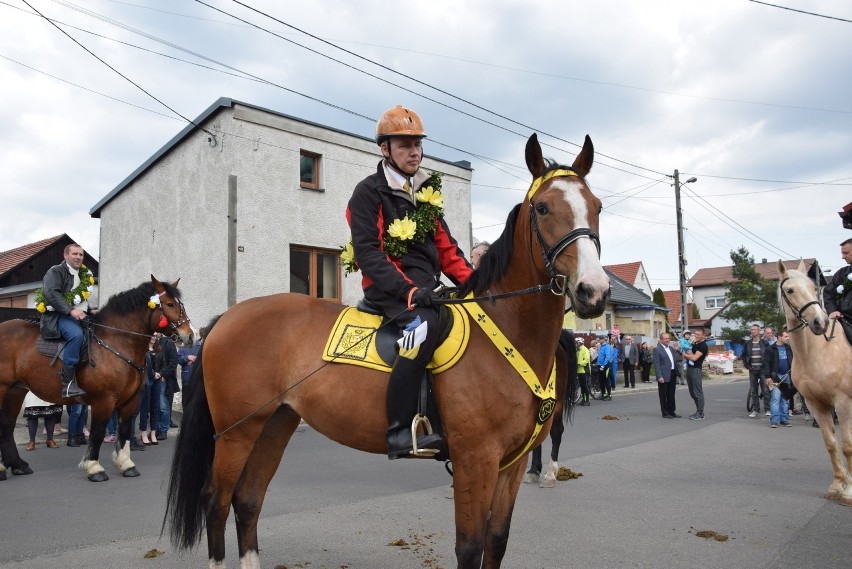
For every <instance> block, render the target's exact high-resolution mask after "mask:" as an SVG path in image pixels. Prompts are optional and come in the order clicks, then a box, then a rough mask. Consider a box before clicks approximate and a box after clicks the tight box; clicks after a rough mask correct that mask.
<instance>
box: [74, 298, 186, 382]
mask: <svg viewBox="0 0 852 569" xmlns="http://www.w3.org/2000/svg"><path fill="white" fill-rule="evenodd" d="M164 294H166V291H163V292H161V293H158V296H163V295H164ZM175 301H176V302H177V303H178V306H180V313H179V315H178V321H177V322H172V320H171V319H170V318H169V317H168V315H167V314H166V311H165V310H163V307H162V306H160V305H157V308H158V309H159V310H160V315H161V316H160V318H165V319H166V323H167V325H168V326H169V327H171V329H172V331H173V333H172V334H171V335H170V336H169V337H170V338H171V339H172V340H175V339H176V338H177V337H178V336H179V333H178V327H179V326H182V325H183V324H185V323H187V322H189V321H190V320H189V317H188V316H187V315H186V308H185V307H184V305H183V302H181V301H180V299H177V298H176V299H175ZM154 314H155V311H154V310H152V311H151V312H150V313H149V315H148V319H147V325H148V328H151V329H153V328H154V326H153V325H152V324H151V318H152V316H154ZM83 322H85V325H86V326H88V327H89V333H90V334H91V337H92V338H93V339H94V340H95V341H96V342H97V343H98V345H99V346H101V347H102V348H103V349H105V350H106V351H108V352H109V353H111V354H113V355H114V356H116V357H117V358H118V359H120V360H122V361H123V362H125V363H127V365H129V366H130V367H132V368H133V369H135V370H136V371H138V372H139V373H144V372H145V366H144V365H139V364H137V363H136V362H135V361H133V359H131V358H130V357H129V356H127V355H125V354H123V353H121V352H120V351H118V350H117V349H115V348H113V347H112V346H110V345H109V344H107V343H106V342H105V341H104V340H103V339H102V338H101V337H100V336H98V335H97V334H95V331H94V329H95V327H98V328H105V329H107V330H114V331H116V332H121V333H123V334H130V335H133V336H145V337H148V338H151V337H153V336H152V335H151V334H142V333H140V332H133V331H131V330H125V329H123V328H116V327H115V326H107V325H105V324H98V323H96V322H91V321H83ZM90 362H91V365H92V367H94V366H95V362H94V360H91V358H90Z"/></svg>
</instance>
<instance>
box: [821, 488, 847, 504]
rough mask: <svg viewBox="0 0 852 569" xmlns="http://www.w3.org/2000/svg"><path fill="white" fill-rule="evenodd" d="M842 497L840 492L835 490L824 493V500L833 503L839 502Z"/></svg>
mask: <svg viewBox="0 0 852 569" xmlns="http://www.w3.org/2000/svg"><path fill="white" fill-rule="evenodd" d="M842 496H843V494H841V493H840V490H835V489H833V488H831V489H829V491H828V492H826V493H825V499H826V500H833V501H835V502H839V501H840V498H841V497H842Z"/></svg>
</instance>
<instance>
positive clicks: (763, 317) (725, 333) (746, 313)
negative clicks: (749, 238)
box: [722, 246, 784, 342]
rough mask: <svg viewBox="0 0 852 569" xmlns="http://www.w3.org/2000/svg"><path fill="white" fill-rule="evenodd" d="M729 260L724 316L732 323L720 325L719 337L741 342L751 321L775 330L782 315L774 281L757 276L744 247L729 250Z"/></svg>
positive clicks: (782, 322)
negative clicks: (728, 279)
mask: <svg viewBox="0 0 852 569" xmlns="http://www.w3.org/2000/svg"><path fill="white" fill-rule="evenodd" d="M731 261H733V263H734V267H733V271H732V274H733V280H732V281H731V282H726V283H725V285H726V287H727V289H728V290H727V301H728V304H729V306H728V309H727V310H726V311H725V313H724V317H725V318H726V319H727V320H730V321H732V322H734V323H735V325H734V326H733V327H731V328H722V338H723V339H725V340H731V341H734V342H742V340H743V338H745V337H747V336H748V335H749V327H750V326H751V324H752V323H755V322H756V323H758V324H762V325H763V326H772V327H773V328H774V329H775V330H776V331H777V330H779V329H780V328H781V327H782V326H783V325H784V317H783V316H782V314H781V311H780V309H779V307H778V298H777V287H778V283H777V282H775V281H771V280H768V279H765V278H763V277H761V276H760V274H759V273H758V272H757V271H756V270H755V269H754V257H753V256H752V255H751V254H750V253H749V252H748V249H746V248H745V246H740V248H739V249H737V250H736V251H731Z"/></svg>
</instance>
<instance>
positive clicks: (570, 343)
mask: <svg viewBox="0 0 852 569" xmlns="http://www.w3.org/2000/svg"><path fill="white" fill-rule="evenodd" d="M559 347H560V348H562V351H563V352H565V358H566V359H567V363H568V369H567V373H568V379H567V381H566V385H567V389H566V391H565V397H564V399H563V403H562V422H563V423H567V422H570V421H571V420H572V419H573V418H574V393H575V392H576V391H577V387H578V386H579V383H578V382H577V346H576V345H575V344H574V333H573V332H571V331H570V330H565V329H563V330H562V333H561V334H559Z"/></svg>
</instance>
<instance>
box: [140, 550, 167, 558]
mask: <svg viewBox="0 0 852 569" xmlns="http://www.w3.org/2000/svg"><path fill="white" fill-rule="evenodd" d="M165 554H166V552H165V551H163V550H162V549H151V550H150V551H146V552H145V555H143V557H144V558H145V559H153V558H154V557H159V556H160V555H165Z"/></svg>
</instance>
